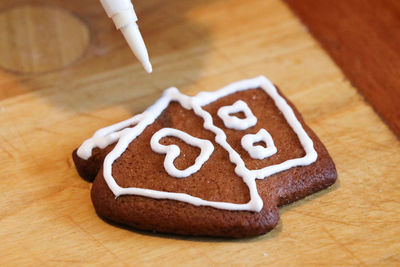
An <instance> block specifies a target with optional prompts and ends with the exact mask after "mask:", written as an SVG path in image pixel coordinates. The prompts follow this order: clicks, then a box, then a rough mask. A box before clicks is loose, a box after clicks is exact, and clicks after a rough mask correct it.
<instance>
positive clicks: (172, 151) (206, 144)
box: [150, 128, 214, 178]
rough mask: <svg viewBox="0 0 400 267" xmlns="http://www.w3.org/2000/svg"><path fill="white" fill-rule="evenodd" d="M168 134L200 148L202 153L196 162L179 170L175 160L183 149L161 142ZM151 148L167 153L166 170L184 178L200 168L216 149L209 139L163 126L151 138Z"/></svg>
mask: <svg viewBox="0 0 400 267" xmlns="http://www.w3.org/2000/svg"><path fill="white" fill-rule="evenodd" d="M167 136H174V137H177V138H179V139H181V140H183V141H184V142H185V143H186V144H188V145H191V146H196V147H198V148H200V150H201V151H200V155H199V156H198V157H197V158H196V160H195V162H194V164H193V165H192V166H190V167H188V168H186V169H184V170H178V169H177V168H176V167H175V165H174V161H175V159H176V158H177V157H179V155H180V154H181V150H180V148H179V147H178V146H177V145H168V146H165V145H162V144H160V140H161V138H164V137H167ZM150 146H151V149H153V151H154V152H157V153H160V154H166V155H165V159H164V169H165V171H166V172H167V173H168V174H169V175H171V176H173V177H176V178H184V177H188V176H190V175H192V174H193V173H195V172H197V171H198V170H200V168H201V166H202V165H203V164H204V162H206V161H207V160H208V159H209V158H210V156H211V154H212V153H213V151H214V146H213V144H212V143H211V142H210V141H209V140H205V139H200V138H197V137H194V136H191V135H190V134H188V133H185V132H182V131H180V130H178V129H174V128H163V129H161V130H159V131H158V132H156V133H155V134H154V135H153V136H152V137H151V140H150Z"/></svg>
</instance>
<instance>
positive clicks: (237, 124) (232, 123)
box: [217, 100, 257, 131]
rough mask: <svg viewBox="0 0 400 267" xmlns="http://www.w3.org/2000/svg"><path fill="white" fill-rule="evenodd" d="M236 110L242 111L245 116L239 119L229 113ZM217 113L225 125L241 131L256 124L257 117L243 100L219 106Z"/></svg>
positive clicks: (236, 111)
mask: <svg viewBox="0 0 400 267" xmlns="http://www.w3.org/2000/svg"><path fill="white" fill-rule="evenodd" d="M238 112H243V113H244V115H245V116H246V118H244V119H240V118H238V117H236V116H232V115H231V114H233V113H238ZM217 115H218V117H220V119H221V120H222V121H223V122H224V125H225V127H226V128H229V129H234V130H242V131H243V130H246V129H248V128H250V127H253V126H254V125H256V124H257V118H256V117H255V116H254V114H253V112H251V109H250V108H249V106H248V105H247V103H246V102H244V101H243V100H238V101H236V102H235V103H233V104H232V105H230V106H223V107H220V108H219V109H218V112H217Z"/></svg>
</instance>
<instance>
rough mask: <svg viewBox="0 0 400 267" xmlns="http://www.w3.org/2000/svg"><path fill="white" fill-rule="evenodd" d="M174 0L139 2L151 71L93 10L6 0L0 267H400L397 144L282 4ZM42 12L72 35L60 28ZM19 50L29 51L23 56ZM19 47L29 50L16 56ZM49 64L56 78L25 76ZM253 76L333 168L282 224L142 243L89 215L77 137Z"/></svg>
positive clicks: (86, 1)
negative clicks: (249, 233) (167, 98)
mask: <svg viewBox="0 0 400 267" xmlns="http://www.w3.org/2000/svg"><path fill="white" fill-rule="evenodd" d="M166 2H167V1H163V0H146V1H135V4H136V6H137V7H136V11H137V14H138V16H139V18H140V27H141V30H142V33H143V36H144V38H145V41H146V44H147V46H148V48H149V54H150V57H151V61H152V63H153V66H154V73H153V74H152V75H148V74H146V73H145V72H144V70H143V69H142V67H141V65H140V64H139V63H138V62H137V61H136V59H135V58H134V56H133V55H132V54H131V52H130V51H129V48H128V47H127V46H126V44H125V43H124V41H123V39H122V36H121V35H120V33H118V32H116V31H115V30H114V26H113V25H112V24H111V22H110V21H109V19H108V18H107V17H106V16H105V14H104V11H103V10H102V8H101V7H100V5H99V3H98V1H97V0H80V1H61V0H47V1H46V0H36V1H16V0H3V1H1V2H0V18H4V17H7V20H0V21H1V24H0V28H1V31H0V43H1V45H0V49H1V50H0V54H1V55H0V58H1V60H2V62H0V64H1V66H2V67H1V68H0V166H1V174H0V179H1V187H0V195H1V197H2V198H1V201H0V239H1V240H2V242H1V243H0V254H1V257H0V266H22V265H29V266H37V265H40V266H42V265H43V266H46V265H48V266H63V265H64V266H71V265H72V266H76V265H95V266H103V265H104V266H105V265H107V266H143V265H153V266H160V265H162V266H164V265H172V266H176V265H190V266H205V265H206V266H219V265H228V266H232V265H237V266H252V265H258V266H267V265H279V266H286V265H292V266H295V265H318V266H321V265H341V266H343V265H381V266H398V265H399V264H400V226H399V221H400V214H399V210H400V202H399V197H400V183H399V177H400V174H399V165H400V143H399V142H398V140H397V139H396V137H395V135H393V133H392V132H391V131H390V130H389V129H388V128H387V126H386V125H385V124H384V123H383V122H382V121H381V120H380V119H379V117H378V116H377V115H376V114H375V112H374V111H373V110H372V108H371V107H370V106H369V105H367V104H366V103H365V102H364V101H363V98H362V97H361V96H360V95H359V94H358V92H357V90H356V89H355V88H353V87H352V86H351V84H350V82H349V81H348V80H347V79H346V78H345V76H344V75H343V74H342V72H341V71H340V70H339V68H338V67H337V66H336V65H335V64H334V63H333V62H332V60H331V59H330V58H329V56H328V55H327V54H326V53H325V52H324V51H323V50H322V49H321V47H320V46H319V45H318V43H317V42H316V41H315V40H314V39H313V38H312V37H311V36H310V35H309V33H308V32H307V31H305V29H304V27H303V26H302V25H301V23H300V22H299V20H298V19H297V18H296V17H295V16H294V15H293V14H292V13H291V11H290V10H289V9H288V7H287V6H286V5H285V4H284V3H283V2H281V1H278V0H268V1H266V0H246V1H240V0H209V1H207V0H204V1H186V0H174V1H168V3H166ZM16 8H17V9H16ZM43 9H45V10H43ZM21 10H22V11H21ZM13 12H17V13H18V12H20V13H19V15H18V16H19V17H18V18H15V17H14V16H13V15H12V14H15V13H13ZM41 12H42V13H41ZM48 12H55V13H54V14H59V13H60V12H61V13H62V14H64V15H65V16H66V17H68V18H66V19H64V20H63V22H65V23H72V24H74V25H69V26H67V25H64V26H62V27H61V26H55V25H56V23H55V22H54V21H57V19H56V18H51V16H48V14H49V13H48ZM35 14H47V15H46V16H43V18H44V21H43V20H41V18H40V16H39V18H38V17H37V16H36V15H35ZM38 21H39V22H38ZM46 21H47V22H46ZM5 23H6V24H7V25H4V24H5ZM21 23H23V25H21ZM43 23H47V27H45V28H37V27H39V25H44V24H43ZM24 27H31V28H28V29H24ZM40 27H43V26H40ZM48 28H51V30H49V31H47V29H48ZM73 28H78V29H81V30H80V31H78V32H71V31H69V30H68V29H73ZM85 28H86V29H87V32H88V34H89V38H88V41H87V46H86V47H85V48H84V49H83V52H82V46H81V45H78V43H74V42H75V41H76V40H81V41H82V43H80V44H84V43H85V32H86V30H84V29H85ZM5 31H6V33H5ZM21 31H23V33H24V34H23V37H18V36H21ZM39 31H42V32H43V34H51V36H49V37H46V38H47V40H49V42H51V46H49V49H48V51H47V50H46V49H42V48H40V49H39V48H38V47H41V46H42V45H45V44H43V43H40V42H41V41H40V38H39V40H38V38H37V37H38V36H39V37H40V35H38V32H39ZM16 35H18V36H16ZM50 37H54V38H55V39H53V38H50ZM43 38H44V37H43ZM57 38H61V39H60V40H59V41H57ZM74 38H77V39H76V40H75V41H73V39H74ZM24 40H26V41H29V42H32V45H29V46H22V47H24V48H23V49H20V50H18V48H19V47H21V46H19V42H23V41H24ZM71 41H72V42H73V44H71V46H70V47H69V49H71V50H74V51H68V52H66V50H65V48H66V47H68V44H69V42H71ZM81 41H79V42H81ZM9 42H12V44H11V43H9ZM38 42H39V43H38ZM57 42H60V43H59V45H58V46H57ZM53 46H57V48H54V47H53ZM26 47H30V48H32V47H33V48H35V47H36V48H35V49H32V50H31V51H30V52H29V57H30V58H29V59H24V60H21V59H20V58H21V57H25V55H24V53H26V51H25V49H27V48H26ZM57 49H58V50H57ZM55 50H57V51H59V52H57V53H55V52H54V51H55ZM67 50H68V49H67ZM35 51H38V52H35ZM63 51H64V52H63ZM46 53H49V55H54V54H57V56H58V57H60V58H62V57H63V56H64V57H65V58H67V59H68V60H67V59H65V60H60V58H57V57H55V58H46V57H43V56H42V55H46ZM8 55H10V56H9V57H7V56H8ZM38 55H41V56H38ZM71 55H72V56H71ZM77 55H78V56H77ZM70 56H71V58H73V59H71V58H70ZM48 60H54V62H50V63H48V64H49V67H48V68H47V70H43V69H41V68H40V69H38V68H35V67H32V66H45V65H46V63H45V62H44V61H48ZM15 61H18V62H15ZM21 64H22V65H21ZM24 64H29V65H28V66H25V65H24ZM18 65H20V66H21V68H20V69H19V70H15V69H14V68H7V66H18ZM260 74H264V75H266V76H267V77H269V78H270V79H271V80H272V81H273V82H274V83H276V84H278V85H279V87H280V88H281V90H282V91H283V92H284V94H285V95H286V96H287V97H288V98H290V99H291V100H292V101H293V102H294V104H295V105H296V106H297V107H298V109H299V110H300V111H301V112H302V114H303V115H304V118H305V120H306V121H307V123H308V124H309V125H310V126H311V128H313V129H314V130H315V132H316V133H317V134H318V135H319V137H320V138H321V140H322V141H323V142H324V143H325V145H326V146H327V148H328V150H329V151H330V153H331V155H332V157H333V159H334V161H335V163H336V166H337V169H338V173H339V180H338V182H337V183H336V184H335V185H334V186H333V187H331V188H330V189H328V190H325V191H323V192H320V193H317V194H315V195H312V196H310V197H308V198H306V199H304V200H301V201H298V202H296V203H294V204H292V205H289V206H285V207H283V208H281V209H280V213H281V220H280V223H279V225H278V226H277V227H276V229H274V230H273V231H272V232H270V233H268V234H266V235H264V236H260V237H257V238H251V239H239V240H229V239H214V238H192V237H179V236H172V235H161V234H160V235H159V234H154V233H148V232H137V231H132V230H129V229H124V228H119V227H117V226H114V225H110V224H108V223H106V222H104V221H103V220H101V219H100V218H99V217H98V216H97V215H96V213H95V211H94V209H93V207H92V204H91V200H90V186H91V185H90V183H87V182H86V181H84V180H82V179H81V178H80V177H79V176H78V174H77V173H76V171H75V169H74V166H73V163H72V159H71V152H72V150H73V149H74V148H76V147H77V146H78V145H79V144H80V143H81V142H82V141H83V140H84V139H86V138H87V137H89V136H91V135H92V134H93V132H94V131H95V130H97V129H98V128H100V127H104V126H107V125H109V124H111V123H114V122H118V121H120V120H122V119H126V118H128V117H130V116H132V114H135V113H138V112H141V111H143V109H145V108H146V107H147V106H148V105H150V104H152V103H153V102H154V101H155V100H156V99H157V98H159V97H160V95H161V93H162V91H163V89H165V88H167V87H169V86H177V87H178V88H180V89H181V90H182V91H183V92H184V93H187V94H191V95H193V94H195V93H197V92H199V91H212V90H216V89H218V88H220V87H222V86H224V85H226V84H228V83H230V82H233V81H236V80H239V79H243V78H249V77H254V76H257V75H260Z"/></svg>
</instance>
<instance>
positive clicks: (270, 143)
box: [241, 129, 277, 159]
mask: <svg viewBox="0 0 400 267" xmlns="http://www.w3.org/2000/svg"><path fill="white" fill-rule="evenodd" d="M260 141H263V142H264V143H265V144H266V147H263V146H260V145H258V146H255V145H254V143H257V142H260ZM241 144H242V147H243V148H244V149H245V150H246V151H247V152H248V153H249V155H250V157H252V158H253V159H265V158H268V157H270V156H272V155H274V154H275V153H276V151H277V149H276V147H275V144H274V140H272V137H271V135H270V134H269V133H268V132H267V131H266V130H265V129H260V130H259V131H258V133H256V134H246V135H245V136H243V137H242V140H241Z"/></svg>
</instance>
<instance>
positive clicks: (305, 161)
mask: <svg viewBox="0 0 400 267" xmlns="http://www.w3.org/2000/svg"><path fill="white" fill-rule="evenodd" d="M258 87H260V88H262V89H263V90H264V91H265V92H266V93H267V94H268V95H269V96H270V97H271V98H272V99H273V100H274V103H275V105H276V107H277V108H278V109H279V110H280V111H281V112H282V114H283V116H284V117H285V119H286V121H287V123H288V124H289V125H290V126H291V128H292V129H293V131H294V132H295V133H296V135H297V136H298V138H299V141H300V143H301V145H302V146H303V149H304V151H305V153H306V154H305V156H303V157H300V158H294V159H289V160H286V161H284V162H282V163H279V164H275V165H271V166H267V167H264V168H262V169H257V170H249V169H247V168H246V166H245V164H244V161H243V159H242V158H241V157H240V155H239V154H238V153H237V152H236V151H235V150H234V149H233V148H232V147H231V146H230V145H229V144H228V142H227V140H226V135H225V132H224V131H223V130H222V129H220V128H218V127H216V126H215V125H214V123H213V120H212V117H211V114H210V113H208V112H207V111H205V110H204V109H203V108H202V106H204V105H207V104H209V103H211V102H214V101H215V100H217V99H219V98H221V97H224V96H227V95H230V94H233V93H235V92H239V91H244V90H248V89H253V88H258ZM171 101H176V102H179V103H180V104H181V105H182V106H183V107H184V108H186V109H193V111H194V113H195V114H196V115H198V116H200V117H202V118H203V120H204V124H203V126H204V128H205V129H207V130H210V131H212V132H213V133H214V134H215V142H216V143H218V144H219V145H221V146H222V147H223V148H224V149H225V150H226V151H227V152H228V153H229V160H230V161H231V162H232V163H233V164H235V165H236V167H235V173H236V174H237V175H239V176H240V177H242V179H243V182H244V183H245V184H246V185H247V186H248V188H249V192H250V201H249V202H248V203H244V204H236V203H227V202H216V201H207V200H204V199H201V198H198V197H194V196H191V195H189V194H184V193H172V192H163V191H157V190H150V189H144V188H136V187H129V188H123V187H121V186H119V185H118V184H117V183H116V181H115V179H114V178H113V176H112V164H113V162H114V161H115V160H116V159H118V158H119V157H120V156H121V154H122V153H123V152H124V151H125V150H126V148H127V147H128V145H129V143H131V142H132V141H133V140H134V139H135V138H136V137H137V136H139V135H140V134H141V133H142V132H143V131H144V129H145V128H146V127H147V126H149V125H150V124H152V123H153V122H154V120H155V119H156V118H157V117H158V116H159V115H160V114H161V112H162V111H163V110H164V109H166V108H167V107H168V105H169V103H170V102H171ZM135 123H136V125H135V126H134V127H130V128H126V129H124V130H121V129H123V128H124V127H128V126H130V125H132V124H135ZM114 131H116V132H115V134H113V132H114ZM118 138H119V139H118ZM116 139H118V143H117V144H116V146H115V147H114V149H113V150H112V151H111V152H110V153H109V154H108V155H107V156H106V158H105V160H104V167H103V175H104V179H105V181H106V183H107V185H108V186H109V187H110V190H111V191H112V192H113V193H114V195H115V197H118V196H120V195H139V196H144V197H150V198H156V199H171V200H177V201H182V202H186V203H190V204H192V205H196V206H200V205H201V206H210V207H214V208H218V209H225V210H248V211H256V212H259V211H260V210H261V209H262V206H263V202H262V199H261V197H260V196H259V194H258V191H257V186H256V179H265V178H267V177H269V176H271V175H273V174H275V173H278V172H281V171H285V170H288V169H290V168H292V167H296V166H306V165H309V164H311V163H313V162H315V161H316V160H317V157H318V155H317V152H316V151H315V149H314V145H313V142H312V140H311V138H310V137H309V136H308V134H307V133H306V132H305V130H304V128H303V126H302V125H301V123H300V122H299V120H298V119H297V118H296V115H295V114H294V112H293V110H292V108H291V107H290V106H289V105H288V103H287V102H286V101H285V99H284V98H282V96H280V95H279V93H278V92H277V90H276V88H275V86H274V85H273V84H272V83H271V82H270V81H269V80H268V79H267V78H265V77H264V76H259V77H256V78H253V79H248V80H242V81H239V82H235V83H232V84H230V85H228V86H226V87H224V88H222V89H220V90H218V91H216V92H202V93H199V94H197V95H196V96H194V97H189V96H186V95H183V94H181V93H180V92H179V91H178V89H176V88H170V89H167V90H166V91H165V92H164V94H163V96H162V97H161V98H160V99H159V100H158V101H157V102H156V103H154V104H153V105H152V106H150V107H149V108H147V109H146V111H144V112H143V113H142V114H140V115H137V116H135V117H133V118H131V119H129V120H126V121H123V122H121V123H118V124H115V125H112V126H110V127H106V128H103V129H101V130H99V131H97V132H96V133H95V134H94V136H93V137H92V138H90V139H88V140H87V141H85V142H84V143H83V144H82V145H81V147H80V148H79V150H78V156H79V157H81V158H84V159H85V158H87V155H89V157H90V153H91V150H92V149H93V148H95V147H100V148H101V147H105V146H107V145H109V144H112V143H114V142H115V141H116ZM89 152H90V153H89Z"/></svg>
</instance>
